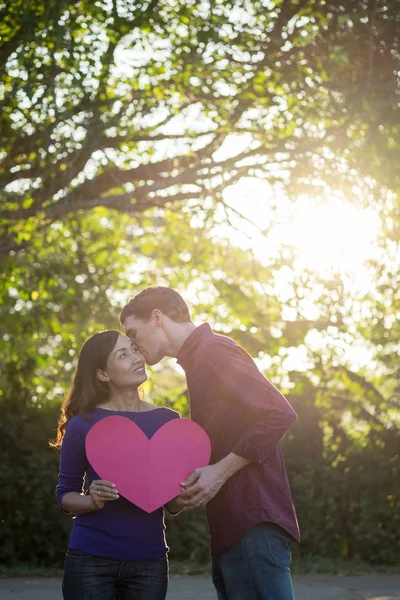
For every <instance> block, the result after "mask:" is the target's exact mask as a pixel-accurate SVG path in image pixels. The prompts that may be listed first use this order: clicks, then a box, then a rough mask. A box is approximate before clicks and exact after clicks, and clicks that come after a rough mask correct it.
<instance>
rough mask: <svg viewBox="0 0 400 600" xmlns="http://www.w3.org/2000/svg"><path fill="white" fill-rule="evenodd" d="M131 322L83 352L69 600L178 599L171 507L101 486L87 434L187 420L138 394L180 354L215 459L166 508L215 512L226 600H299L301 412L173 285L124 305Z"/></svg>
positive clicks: (68, 444)
mask: <svg viewBox="0 0 400 600" xmlns="http://www.w3.org/2000/svg"><path fill="white" fill-rule="evenodd" d="M120 321H121V325H122V326H123V327H124V329H125V335H122V334H121V333H119V332H118V331H114V330H108V331H102V332H100V333H97V334H95V335H94V336H92V337H91V338H89V339H88V340H87V341H86V342H85V344H84V345H83V347H82V349H81V352H80V356H79V361H78V367H77V371H76V374H75V377H74V381H73V386H72V389H71V392H70V395H69V396H68V398H67V399H66V401H65V402H64V404H63V407H62V411H61V418H60V421H59V427H58V434H57V440H56V443H55V445H57V446H60V447H61V453H60V473H59V483H58V486H57V492H56V493H57V499H58V502H59V504H60V506H61V508H62V509H63V510H64V511H66V512H68V513H71V514H72V515H74V516H75V518H74V525H73V529H72V533H71V537H70V541H69V545H68V550H67V555H66V559H65V566H64V578H63V596H64V598H65V599H66V600H94V599H98V600H114V599H118V600H163V599H164V598H165V597H166V593H167V583H168V562H167V550H168V548H167V546H166V543H165V536H164V528H165V527H164V511H163V508H160V509H158V510H156V511H154V512H152V513H146V512H145V511H143V510H142V509H140V508H139V507H137V506H135V505H134V504H132V503H130V502H129V501H128V500H126V499H125V498H124V497H122V496H120V495H119V494H118V490H117V489H116V488H115V485H114V483H113V482H110V481H104V480H101V479H99V478H98V475H97V474H96V473H95V471H94V470H93V469H92V467H91V465H90V464H89V463H88V460H87V456H86V452H85V438H86V435H87V433H88V432H89V430H90V428H91V427H92V426H93V425H94V424H95V423H96V422H98V421H99V420H101V419H103V418H104V417H106V416H109V415H110V412H111V413H114V414H120V415H123V416H124V417H127V418H130V419H131V420H132V421H133V422H135V423H136V424H137V426H138V427H140V428H141V429H142V430H143V432H144V433H145V434H146V435H147V437H149V438H150V437H151V436H152V435H153V434H154V433H155V432H156V431H157V430H158V429H159V428H160V427H162V425H164V424H165V423H166V422H168V421H170V420H171V419H176V418H179V414H178V413H177V412H175V411H173V410H170V409H168V408H158V407H155V406H153V405H151V404H149V403H147V402H145V401H144V400H142V399H141V397H140V395H139V392H138V387H139V386H140V385H141V384H142V383H143V382H144V381H145V380H146V379H147V375H146V371H145V363H147V364H149V365H154V364H156V363H158V362H159V361H161V360H162V359H163V358H164V357H166V356H170V357H174V358H176V359H177V362H178V364H179V365H181V367H182V368H183V369H184V371H185V374H186V378H187V385H188V391H189V398H190V409H191V419H192V420H193V421H195V422H196V423H198V424H199V425H200V426H201V427H203V429H204V430H205V431H206V433H207V434H208V436H209V437H210V439H211V448H212V455H211V461H210V464H209V465H208V466H205V467H202V468H199V469H196V470H195V471H194V472H193V473H192V474H191V475H190V476H189V477H188V478H187V480H186V481H184V482H182V492H181V494H180V495H179V496H177V497H176V498H175V499H174V500H172V501H171V502H169V503H168V504H167V505H166V506H165V509H166V510H167V511H168V512H169V513H170V514H172V515H175V514H179V513H180V512H181V511H182V510H191V509H195V508H197V507H199V506H203V505H204V506H205V507H206V511H207V519H208V525H209V530H210V537H211V554H212V561H213V566H212V578H213V582H214V585H215V588H216V591H217V597H218V599H219V600H292V599H293V597H294V596H293V588H292V582H291V573H290V568H289V565H290V562H291V546H292V543H293V541H295V540H298V539H299V529H298V524H297V519H296V514H295V511H294V507H293V503H292V499H291V494H290V488H289V483H288V479H287V476H286V471H285V466H284V462H283V459H282V454H281V450H280V447H279V442H280V439H281V438H282V436H283V435H284V434H285V433H286V431H287V430H288V429H289V428H290V427H291V425H293V423H294V422H295V421H296V414H295V412H294V411H293V409H292V408H291V406H290V404H289V403H288V402H287V400H286V399H285V398H284V397H283V396H282V394H281V393H280V392H279V391H278V390H277V389H276V388H275V387H274V386H273V385H272V384H271V383H270V382H269V381H268V380H267V379H266V378H265V377H264V376H263V375H262V373H261V372H260V371H259V369H258V368H257V366H256V364H255V363H254V361H253V359H252V358H251V357H250V355H249V354H248V353H247V352H246V351H245V350H244V349H243V348H242V347H240V346H239V345H237V344H236V343H235V342H234V341H233V340H231V339H230V338H228V337H225V336H221V335H217V334H215V333H213V331H212V330H211V328H210V326H209V325H208V324H206V323H205V324H203V325H200V326H198V327H196V326H195V325H194V324H193V322H192V321H191V319H190V314H189V310H188V307H187V305H186V303H185V302H184V300H183V298H182V297H181V296H180V295H179V294H178V293H177V292H176V291H174V290H173V289H171V288H167V287H161V286H156V287H150V288H147V289H145V290H143V291H142V292H140V293H139V294H138V295H137V296H135V297H134V298H133V299H132V300H131V301H130V302H129V303H128V304H127V305H126V306H125V307H124V309H123V310H122V313H121V316H120ZM85 481H86V487H85ZM84 489H85V491H84V492H82V490H84Z"/></svg>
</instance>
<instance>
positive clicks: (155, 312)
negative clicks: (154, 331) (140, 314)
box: [152, 308, 163, 327]
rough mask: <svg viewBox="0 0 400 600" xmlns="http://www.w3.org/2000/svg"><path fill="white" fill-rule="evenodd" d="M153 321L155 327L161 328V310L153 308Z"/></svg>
mask: <svg viewBox="0 0 400 600" xmlns="http://www.w3.org/2000/svg"><path fill="white" fill-rule="evenodd" d="M152 317H153V321H154V324H155V326H156V327H161V324H162V318H163V314H162V312H161V310H159V309H158V308H155V309H154V310H153V313H152Z"/></svg>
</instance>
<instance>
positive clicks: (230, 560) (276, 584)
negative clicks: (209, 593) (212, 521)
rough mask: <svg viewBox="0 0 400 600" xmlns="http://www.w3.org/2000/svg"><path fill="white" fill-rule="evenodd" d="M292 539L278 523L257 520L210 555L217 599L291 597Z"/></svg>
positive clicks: (285, 599)
mask: <svg viewBox="0 0 400 600" xmlns="http://www.w3.org/2000/svg"><path fill="white" fill-rule="evenodd" d="M292 541H293V540H292V538H291V537H290V536H289V534H287V533H286V532H285V531H284V530H283V529H282V528H281V527H279V525H275V523H260V524H259V525H256V526H255V527H252V528H251V529H249V531H247V532H246V533H245V535H244V536H243V537H242V538H240V540H239V541H238V542H236V543H235V544H233V545H232V546H230V547H229V548H228V549H227V550H225V552H223V553H222V554H220V555H219V556H216V557H213V582H214V585H215V587H216V590H217V596H218V600H294V595H293V586H292V577H291V572H290V568H289V565H290V563H291V561H292V554H291V546H292Z"/></svg>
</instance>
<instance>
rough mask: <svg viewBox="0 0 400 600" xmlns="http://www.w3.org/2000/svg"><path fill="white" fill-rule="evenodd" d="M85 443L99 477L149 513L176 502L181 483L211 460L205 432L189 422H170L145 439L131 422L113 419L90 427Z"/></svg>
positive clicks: (209, 445) (109, 418) (123, 419)
mask: <svg viewBox="0 0 400 600" xmlns="http://www.w3.org/2000/svg"><path fill="white" fill-rule="evenodd" d="M85 443H86V455H87V458H88V461H89V462H90V464H91V465H92V467H93V469H94V470H95V471H96V473H97V474H98V475H99V477H101V479H106V480H108V481H112V482H113V483H115V485H116V488H117V490H118V492H119V493H120V494H121V496H124V498H126V499H127V500H129V501H130V502H132V503H133V504H136V506H139V507H140V508H142V509H143V510H145V511H146V512H148V513H150V512H153V511H154V510H156V509H157V508H159V507H160V506H163V505H164V504H166V502H169V501H170V500H172V499H173V498H175V496H177V495H178V494H179V493H180V492H181V486H180V482H181V481H184V480H185V479H186V478H187V477H188V476H189V475H190V474H191V473H192V472H193V471H194V469H197V468H198V467H204V466H205V465H208V463H209V461H210V456H211V442H210V440H209V438H208V436H207V434H206V432H205V431H204V429H202V428H201V427H200V426H199V425H197V424H196V423H194V422H193V421H189V420H188V419H172V420H171V421H168V423H165V424H164V425H163V426H162V427H160V429H158V430H157V431H156V432H155V434H154V435H153V437H152V438H150V439H148V437H147V436H146V435H145V434H144V433H143V431H142V430H141V429H140V428H139V427H138V426H137V425H136V424H135V423H132V421H131V420H130V419H128V418H126V417H121V416H118V415H114V416H111V417H106V418H105V419H101V421H98V422H97V423H96V424H95V425H93V427H92V428H91V429H90V431H89V433H88V434H87V436H86V442H85Z"/></svg>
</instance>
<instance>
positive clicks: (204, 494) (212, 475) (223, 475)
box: [179, 452, 250, 510]
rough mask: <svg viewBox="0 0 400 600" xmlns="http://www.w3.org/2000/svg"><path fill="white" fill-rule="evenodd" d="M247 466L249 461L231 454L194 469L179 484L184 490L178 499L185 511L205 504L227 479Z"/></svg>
mask: <svg viewBox="0 0 400 600" xmlns="http://www.w3.org/2000/svg"><path fill="white" fill-rule="evenodd" d="M248 464H250V460H248V459H247V458H243V457H242V456H238V455H237V454H234V453H233V452H231V453H230V454H228V456H225V458H223V459H222V460H220V461H219V462H217V463H216V464H215V465H208V467H201V468H200V469H196V470H195V471H193V473H192V474H191V475H190V476H189V477H188V478H187V479H186V480H185V481H183V482H182V483H181V486H182V487H183V488H184V489H183V491H182V492H181V493H180V494H179V498H181V499H182V501H183V504H184V506H185V508H186V509H187V510H190V509H192V508H198V507H199V506H202V505H203V504H207V502H210V500H212V499H213V498H214V496H216V494H218V492H219V490H220V489H221V487H222V486H223V485H224V483H225V481H227V479H229V477H232V475H233V474H234V473H236V472H237V471H240V469H243V467H246V466H247V465H248Z"/></svg>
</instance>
